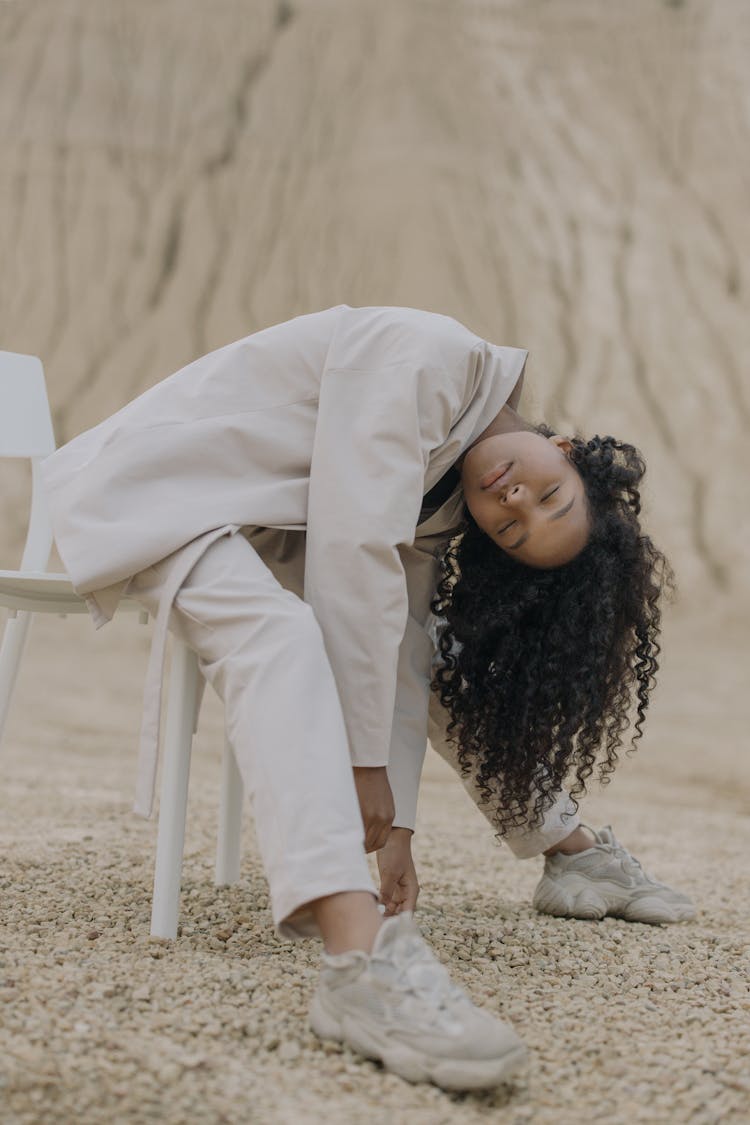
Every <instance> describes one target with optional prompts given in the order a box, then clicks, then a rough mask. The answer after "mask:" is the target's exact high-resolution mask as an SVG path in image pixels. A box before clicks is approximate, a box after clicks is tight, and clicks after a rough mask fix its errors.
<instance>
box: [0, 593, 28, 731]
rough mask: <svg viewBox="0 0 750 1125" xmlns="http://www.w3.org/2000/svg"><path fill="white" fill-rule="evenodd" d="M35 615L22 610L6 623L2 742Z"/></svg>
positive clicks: (1, 660) (0, 659) (1, 658)
mask: <svg viewBox="0 0 750 1125" xmlns="http://www.w3.org/2000/svg"><path fill="white" fill-rule="evenodd" d="M33 616H34V614H33V613H26V612H25V611H23V610H21V611H19V612H18V613H17V614H16V615H15V616H14V617H9V618H8V620H7V621H6V623H5V632H4V633H3V643H2V645H0V742H2V738H3V730H4V729H5V720H6V719H7V717H8V711H9V710H10V700H11V696H12V695H13V688H14V687H15V683H16V677H17V676H18V669H19V668H20V667H21V657H22V656H23V650H24V647H25V645H26V638H27V636H28V632H29V626H30V625H31V619H32V617H33Z"/></svg>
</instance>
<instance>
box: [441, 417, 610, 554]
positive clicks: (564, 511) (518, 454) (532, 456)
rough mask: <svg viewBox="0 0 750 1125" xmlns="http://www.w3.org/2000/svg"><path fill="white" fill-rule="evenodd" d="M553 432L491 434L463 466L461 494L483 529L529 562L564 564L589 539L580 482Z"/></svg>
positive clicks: (565, 444) (563, 444) (567, 444)
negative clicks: (548, 435)
mask: <svg viewBox="0 0 750 1125" xmlns="http://www.w3.org/2000/svg"><path fill="white" fill-rule="evenodd" d="M571 448H572V446H571V444H570V442H569V441H568V440H567V439H566V438H562V437H558V436H557V435H555V436H553V437H550V438H545V437H542V435H541V434H537V433H532V432H530V431H527V430H519V431H514V432H512V433H504V434H494V435H493V436H492V437H487V438H484V439H483V440H482V441H479V442H477V444H476V445H474V446H472V447H471V449H470V450H469V451H468V453H467V454H466V455H465V457H464V460H463V464H462V466H461V480H462V483H463V491H464V499H465V501H466V504H467V507H468V509H469V511H470V512H471V514H472V516H473V517H474V519H475V520H476V522H477V524H478V525H479V527H481V529H482V530H483V531H484V532H485V533H486V534H487V535H489V537H490V538H491V539H493V540H494V541H495V543H497V545H498V546H499V547H501V548H502V550H503V551H505V552H507V554H509V555H510V556H511V558H514V559H518V561H519V562H522V563H525V564H526V565H527V566H536V567H541V568H547V567H554V566H562V565H563V564H564V563H566V562H570V560H571V559H573V558H575V556H576V555H577V554H578V553H579V552H580V551H582V550H583V548H584V547H585V546H586V543H587V542H588V537H589V532H590V527H591V524H590V519H589V514H588V508H587V504H586V495H585V492H584V487H583V481H582V480H581V477H580V476H579V474H578V471H577V470H576V468H575V466H574V465H573V464H572V462H571V461H569V460H568V457H567V456H566V454H567V453H569V452H570V450H571Z"/></svg>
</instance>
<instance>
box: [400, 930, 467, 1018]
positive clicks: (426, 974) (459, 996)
mask: <svg viewBox="0 0 750 1125" xmlns="http://www.w3.org/2000/svg"><path fill="white" fill-rule="evenodd" d="M399 945H400V949H399V953H398V955H397V956H398V972H397V974H396V980H395V983H396V985H397V987H399V988H401V989H403V990H404V991H405V992H410V993H412V994H413V995H415V996H419V997H430V998H432V999H437V1001H438V1006H439V1007H440V1008H446V1007H447V1006H448V1004H449V1003H450V1002H453V1003H455V1002H457V1001H459V1000H465V996H464V992H463V990H462V989H461V988H459V987H458V985H457V984H454V983H453V981H452V980H451V978H450V976H449V974H448V971H447V970H446V968H445V966H444V965H441V964H440V962H439V961H438V960H437V958H436V957H435V956H434V955H433V954H432V953H431V952H430V951H429V949H427V948H426V947H425V946H424V945H423V944H422V942H421V941H414V940H410V939H408V938H407V939H404V940H402V941H401V942H400V943H399Z"/></svg>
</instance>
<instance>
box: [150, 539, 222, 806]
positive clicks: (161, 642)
mask: <svg viewBox="0 0 750 1125" xmlns="http://www.w3.org/2000/svg"><path fill="white" fill-rule="evenodd" d="M236 531H239V524H226V525H225V526H224V527H217V528H213V529H212V530H211V531H207V532H206V533H205V535H199V536H198V538H197V539H192V540H191V541H190V542H189V543H188V544H186V546H185V547H183V548H181V550H180V551H179V552H177V554H176V557H175V561H174V563H173V565H172V567H171V568H170V570H169V572H168V574H167V578H166V580H165V582H164V586H163V588H162V591H161V594H160V596H159V608H158V611H157V614H156V620H155V622H154V633H153V637H152V639H151V651H150V653H149V658H148V667H147V669H146V683H145V685H144V689H143V713H142V718H141V734H140V742H139V747H138V771H137V778H136V791H135V803H134V805H133V812H135V813H137V815H138V816H143V817H146V818H149V817H150V816H151V814H152V812H153V805H154V792H155V789H156V770H157V766H158V763H159V734H160V729H161V697H162V686H163V680H164V660H165V656H166V649H167V632H168V626H169V614H170V612H171V609H172V605H173V603H174V600H175V598H176V597H177V593H178V591H179V589H180V586H181V585H182V584H183V582H184V581H185V579H186V578H187V576H188V574H189V573H190V571H191V570H192V569H193V567H194V566H195V564H196V563H197V562H198V560H199V559H200V557H201V555H203V553H204V552H205V551H206V549H207V548H208V547H210V545H211V544H212V543H213V542H214V541H215V540H216V539H220V538H221V536H222V535H234V533H235V532H236ZM204 687H205V681H204V680H203V679H202V678H201V679H200V682H199V685H198V699H197V701H196V715H197V712H198V710H199V709H200V703H201V699H202V696H203V689H204Z"/></svg>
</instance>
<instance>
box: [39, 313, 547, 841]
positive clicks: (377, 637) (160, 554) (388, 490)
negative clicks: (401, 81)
mask: <svg viewBox="0 0 750 1125" xmlns="http://www.w3.org/2000/svg"><path fill="white" fill-rule="evenodd" d="M526 356H527V352H526V351H525V350H523V349H519V348H509V347H499V346H497V345H494V344H489V343H487V342H486V341H484V340H482V339H480V338H479V337H478V336H476V335H475V334H474V333H473V332H470V331H469V330H468V329H467V328H465V327H463V326H462V325H461V324H459V323H458V322H457V321H455V320H453V319H451V318H450V317H446V316H441V315H438V314H436V313H429V312H422V311H419V310H416V309H408V308H390V307H374V308H350V307H349V306H347V305H339V306H337V307H335V308H331V309H327V310H325V311H323V312H318V313H312V314H309V315H307V316H300V317H297V318H295V319H294V320H291V321H288V322H286V323H283V324H279V325H275V326H274V327H271V328H267V329H265V330H263V331H261V332H257V333H254V334H253V335H251V336H247V337H245V338H244V339H241V340H238V341H237V342H235V343H232V344H228V345H227V346H226V347H223V348H219V349H218V350H217V351H214V352H211V353H209V354H208V355H206V356H203V357H201V358H200V359H197V360H195V361H194V362H193V363H191V364H189V365H188V366H187V367H184V368H182V369H181V370H180V371H178V372H176V373H175V374H174V375H171V376H170V377H169V378H167V379H164V380H163V381H162V382H161V383H158V384H157V385H156V386H154V387H152V388H151V389H150V390H148V391H146V392H145V393H144V394H142V395H140V396H139V397H138V398H136V399H135V400H134V401H133V402H131V403H129V404H128V405H127V406H125V407H123V409H122V410H119V411H118V412H117V413H116V414H114V415H112V417H110V418H108V419H106V420H105V421H104V422H102V423H101V424H100V425H98V426H95V427H94V428H93V429H91V430H88V431H86V432H85V433H83V434H81V435H79V436H78V437H77V438H75V439H74V440H73V441H71V442H69V443H68V444H67V445H65V446H63V447H62V448H60V449H59V450H57V452H55V453H54V454H52V456H50V457H49V458H47V460H46V461H45V462H44V466H43V474H44V482H45V487H46V491H47V495H48V500H49V506H50V511H51V516H52V523H53V528H54V532H55V538H56V541H57V545H58V549H59V551H60V555H61V557H62V559H63V562H64V564H65V566H66V568H67V570H68V573H69V574H70V577H71V579H72V581H73V584H74V586H75V588H76V589H77V591H78V592H79V593H80V594H82V595H85V596H87V603H88V605H89V609H90V611H91V613H92V616H93V617H94V621H95V624H96V625H97V627H99V626H100V625H102V624H104V623H105V622H106V621H108V620H109V619H110V618H111V616H112V614H113V613H114V611H115V609H116V606H117V603H118V601H119V599H120V597H121V596H122V594H123V591H124V589H125V587H126V585H127V583H128V581H129V579H130V577H131V576H132V575H133V574H135V573H137V572H138V571H140V570H142V569H144V568H145V567H147V566H150V565H152V564H153V563H154V562H155V561H157V560H159V559H162V558H164V557H165V556H167V555H169V554H171V553H172V552H174V551H177V550H178V548H182V547H185V546H186V545H190V547H189V549H188V550H187V551H186V552H185V560H186V566H187V563H188V562H189V566H188V568H187V569H189V568H190V567H191V566H192V565H193V564H194V561H195V558H196V557H197V555H198V554H199V553H200V551H201V550H202V549H205V545H207V543H208V542H210V541H211V540H212V539H214V538H216V536H217V535H219V534H223V533H226V532H227V531H231V532H236V531H237V530H238V529H242V530H243V533H244V534H247V536H248V538H249V539H250V541H251V542H252V543H253V545H254V546H255V547H256V549H257V550H258V551H259V553H260V554H261V556H262V557H263V559H264V561H265V562H266V563H267V565H268V566H269V567H270V568H271V570H272V571H273V572H274V573H275V574H276V575H277V577H278V578H279V581H282V582H283V583H284V584H285V585H288V586H289V587H290V588H293V589H296V590H297V592H298V593H299V594H300V595H301V596H304V598H305V600H306V601H307V602H309V603H310V605H312V607H313V609H314V611H315V614H316V617H317V620H318V622H319V624H320V626H321V629H322V631H323V635H324V639H325V644H326V650H327V652H328V656H329V659H330V662H331V666H332V669H333V672H334V676H335V679H336V683H337V686H338V689H339V695H340V699H341V706H342V710H343V713H344V719H345V722H346V729H347V733H348V737H349V743H350V749H351V755H352V762H353V764H355V765H361V766H382V765H388V767H389V775H390V777H391V784H392V786H393V789H394V797H395V800H396V806H397V816H396V823H397V824H401V825H404V826H407V827H413V824H414V815H415V809H416V793H417V786H418V782H419V775H420V771H421V764H422V758H423V755H424V751H425V747H426V741H427V709H428V699H429V677H430V659H431V656H432V652H433V645H432V641H431V640H430V638H429V636H428V635H427V633H426V632H425V625H426V623H427V620H428V616H429V603H430V599H431V598H432V596H433V594H434V591H435V585H436V581H437V563H436V554H437V552H438V551H439V550H440V548H441V547H442V546H443V545H444V544H445V542H446V541H447V539H448V538H449V536H450V533H451V532H452V531H454V530H455V528H456V526H457V524H458V522H459V521H460V517H461V511H462V496H461V491H460V487H458V488H457V489H455V490H454V492H453V494H452V495H451V496H450V497H449V499H448V500H446V501H445V503H444V504H443V505H442V506H441V507H440V508H439V509H438V510H437V511H436V512H435V513H433V514H432V515H431V516H430V517H429V518H422V519H420V516H421V513H422V504H423V497H424V495H425V493H426V492H427V491H428V490H429V489H430V488H432V486H433V485H434V484H436V482H437V481H438V480H439V479H440V478H441V477H442V476H443V474H444V473H445V472H446V471H447V470H448V468H449V467H450V466H451V465H453V463H454V462H455V461H456V459H457V458H458V456H459V455H460V454H461V452H462V451H463V450H464V449H466V447H467V446H468V445H469V444H470V443H471V442H472V441H473V440H474V439H475V438H476V437H477V436H478V435H479V434H480V433H481V432H482V430H483V429H485V428H486V426H487V425H488V424H489V423H490V421H491V420H492V419H493V418H494V417H495V415H496V414H497V413H498V411H499V410H500V409H501V407H502V406H503V404H504V403H505V401H506V400H507V398H508V397H509V395H510V393H511V391H512V390H513V388H514V386H515V384H516V382H517V381H518V379H519V377H520V375H521V373H522V371H523V368H524V365H525V362H526ZM186 573H187V570H184V572H183V573H182V575H181V577H182V578H184V576H185V574H186ZM179 581H180V574H177V575H176V578H175V581H174V582H173V583H172V584H171V589H170V591H169V593H168V595H167V596H166V597H165V602H167V603H171V600H172V599H173V598H174V595H175V594H176V592H177V589H178V588H179ZM168 610H169V604H165V605H163V606H162V607H161V608H160V613H159V617H160V618H161V621H160V622H159V621H157V624H160V626H161V628H160V630H158V633H159V643H158V646H156V648H157V651H156V655H154V653H153V652H152V661H151V665H150V678H151V681H152V682H151V688H152V689H153V679H154V677H156V676H157V675H158V676H159V678H160V676H161V668H162V660H163V645H164V638H165V634H166V618H167V615H168ZM162 611H163V612H162ZM157 704H158V692H156V694H154V693H153V692H152V695H151V697H150V704H149V708H148V709H149V710H150V719H149V721H148V722H146V721H144V743H142V758H141V770H142V778H143V777H146V773H148V776H147V777H146V781H145V782H144V784H143V785H142V786H141V789H140V796H139V801H138V804H137V806H136V809H137V811H139V812H141V813H143V814H144V815H149V813H150V809H151V798H152V794H153V771H154V770H155V763H156V746H157V741H158V706H157ZM154 712H156V715H154ZM154 724H156V725H154ZM146 759H148V760H149V762H150V767H149V768H148V769H147V766H146V761H145V760H146Z"/></svg>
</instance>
